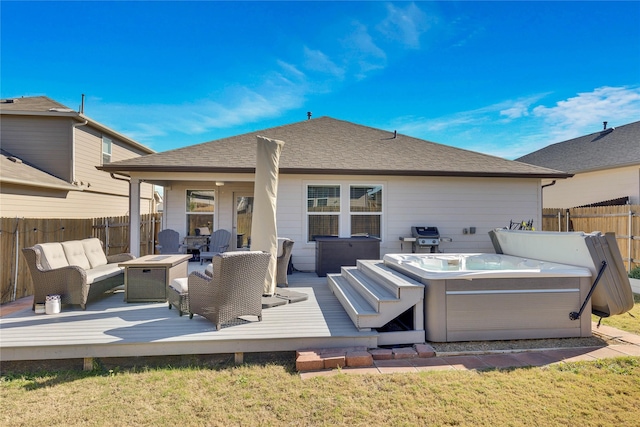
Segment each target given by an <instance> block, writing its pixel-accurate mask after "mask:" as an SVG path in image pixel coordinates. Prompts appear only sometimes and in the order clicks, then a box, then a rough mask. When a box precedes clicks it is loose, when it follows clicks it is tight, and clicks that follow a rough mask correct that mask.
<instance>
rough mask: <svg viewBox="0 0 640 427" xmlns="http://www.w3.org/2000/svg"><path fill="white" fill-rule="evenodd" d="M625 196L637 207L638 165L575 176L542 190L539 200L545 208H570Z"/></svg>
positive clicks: (639, 178)
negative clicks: (541, 196) (541, 197)
mask: <svg viewBox="0 0 640 427" xmlns="http://www.w3.org/2000/svg"><path fill="white" fill-rule="evenodd" d="M543 184H545V183H544V182H543ZM627 196H628V197H629V198H630V203H631V204H632V205H637V204H640V166H638V165H635V166H627V167H621V168H615V169H607V170H600V171H593V172H584V173H577V174H575V175H574V176H573V177H572V178H569V179H565V180H559V181H556V183H555V185H553V186H550V187H545V188H544V190H543V200H542V201H543V204H544V207H545V208H572V207H577V206H584V205H588V204H591V203H597V202H602V201H605V200H612V199H617V198H619V197H627Z"/></svg>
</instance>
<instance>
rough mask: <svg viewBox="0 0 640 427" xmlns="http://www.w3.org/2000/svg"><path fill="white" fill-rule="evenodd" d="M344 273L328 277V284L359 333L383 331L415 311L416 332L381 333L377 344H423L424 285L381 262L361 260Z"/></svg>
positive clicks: (414, 327)
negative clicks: (404, 315)
mask: <svg viewBox="0 0 640 427" xmlns="http://www.w3.org/2000/svg"><path fill="white" fill-rule="evenodd" d="M341 270H342V271H341V273H340V274H328V275H327V283H328V284H329V288H330V289H331V291H332V292H333V293H334V295H335V296H336V298H337V299H338V300H339V301H340V303H341V304H342V306H343V307H344V309H345V311H346V312H347V314H348V315H349V317H350V318H351V320H352V321H353V324H354V325H355V326H356V327H357V328H358V329H359V330H361V331H369V330H371V329H375V328H381V327H383V326H385V325H386V324H388V323H389V322H391V321H392V320H394V319H396V318H397V317H398V316H400V315H401V314H403V313H404V312H405V311H407V310H409V309H412V313H413V329H412V330H409V331H393V332H380V336H379V338H378V344H379V345H392V344H409V343H421V342H424V340H425V335H424V311H423V300H424V285H422V284H421V283H419V282H416V281H414V280H412V279H410V278H409V277H407V276H404V275H402V274H400V273H398V272H396V271H394V270H392V269H390V268H388V267H386V266H385V265H384V264H383V262H382V261H372V260H358V262H357V265H356V266H355V267H342V269H341Z"/></svg>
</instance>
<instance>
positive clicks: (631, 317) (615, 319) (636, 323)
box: [592, 294, 640, 335]
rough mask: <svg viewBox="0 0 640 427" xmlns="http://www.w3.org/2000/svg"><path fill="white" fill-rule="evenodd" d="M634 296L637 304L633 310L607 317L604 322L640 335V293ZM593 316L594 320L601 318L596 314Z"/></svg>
mask: <svg viewBox="0 0 640 427" xmlns="http://www.w3.org/2000/svg"><path fill="white" fill-rule="evenodd" d="M633 297H634V298H633V299H634V301H635V304H634V306H633V308H632V309H631V311H629V312H628V313H623V314H620V315H618V316H611V317H606V318H604V319H602V324H603V325H607V326H611V327H613V328H618V329H621V330H623V331H627V332H631V333H633V334H638V335H640V295H638V294H634V295H633ZM592 318H593V321H594V322H597V321H598V320H599V319H600V318H599V317H596V316H592Z"/></svg>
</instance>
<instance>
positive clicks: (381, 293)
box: [342, 267, 399, 313]
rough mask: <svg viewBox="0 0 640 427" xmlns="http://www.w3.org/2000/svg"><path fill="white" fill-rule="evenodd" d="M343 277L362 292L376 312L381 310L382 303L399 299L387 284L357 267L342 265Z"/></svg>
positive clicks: (356, 289)
mask: <svg viewBox="0 0 640 427" xmlns="http://www.w3.org/2000/svg"><path fill="white" fill-rule="evenodd" d="M342 277H344V278H346V279H347V280H348V281H349V283H350V284H351V286H352V287H353V288H354V290H355V291H356V292H358V294H360V295H361V296H362V297H363V298H364V299H365V300H367V302H368V303H369V305H371V307H373V308H374V309H375V310H376V312H378V313H379V312H380V309H381V305H382V304H384V303H393V302H397V301H399V299H398V297H397V296H396V295H394V294H392V293H391V291H390V290H389V289H387V288H386V287H385V286H383V285H381V284H379V283H378V282H377V281H376V280H375V279H373V278H372V277H370V276H368V275H366V274H365V273H364V272H363V271H361V270H359V269H358V268H357V267H342Z"/></svg>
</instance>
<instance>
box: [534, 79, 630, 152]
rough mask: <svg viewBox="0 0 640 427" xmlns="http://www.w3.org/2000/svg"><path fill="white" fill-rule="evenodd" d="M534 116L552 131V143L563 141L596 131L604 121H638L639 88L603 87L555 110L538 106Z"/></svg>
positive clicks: (610, 122) (558, 106) (557, 105)
mask: <svg viewBox="0 0 640 427" xmlns="http://www.w3.org/2000/svg"><path fill="white" fill-rule="evenodd" d="M533 114H534V115H535V116H536V117H539V118H541V119H542V120H544V122H545V125H546V127H548V128H550V129H552V130H551V132H550V136H551V137H552V138H553V142H559V141H564V140H567V139H571V138H575V137H578V136H581V135H586V134H589V133H592V132H595V131H596V130H597V126H598V125H599V124H600V123H602V122H603V121H608V122H609V125H610V126H615V125H622V124H626V123H629V122H632V121H636V120H638V118H640V87H627V86H621V87H610V86H603V87H600V88H597V89H594V90H593V91H592V92H583V93H578V95H577V96H575V97H572V98H569V99H566V100H562V101H558V102H557V103H556V105H554V106H552V107H545V106H543V105H540V106H537V107H536V108H534V109H533Z"/></svg>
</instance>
